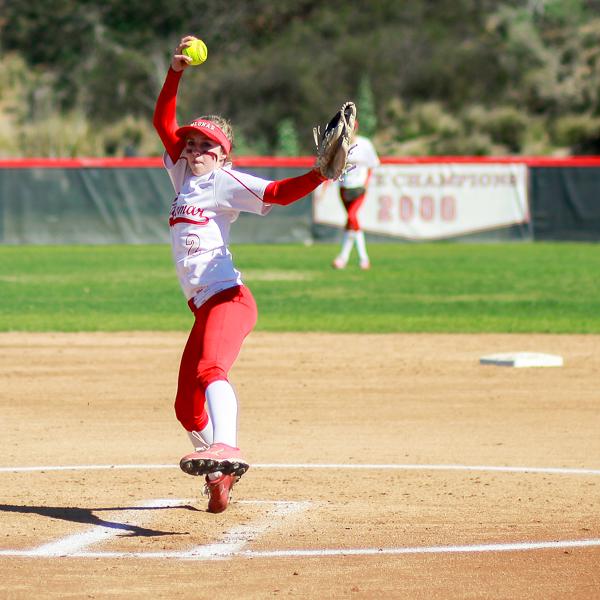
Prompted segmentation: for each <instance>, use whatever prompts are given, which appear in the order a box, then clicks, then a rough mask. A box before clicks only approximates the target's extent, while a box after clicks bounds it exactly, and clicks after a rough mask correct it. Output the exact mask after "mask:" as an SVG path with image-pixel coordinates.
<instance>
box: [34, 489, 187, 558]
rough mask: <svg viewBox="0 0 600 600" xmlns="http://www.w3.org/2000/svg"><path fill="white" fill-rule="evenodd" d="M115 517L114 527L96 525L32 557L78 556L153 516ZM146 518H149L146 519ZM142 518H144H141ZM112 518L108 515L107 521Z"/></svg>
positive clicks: (130, 513) (157, 503)
mask: <svg viewBox="0 0 600 600" xmlns="http://www.w3.org/2000/svg"><path fill="white" fill-rule="evenodd" d="M182 503H183V502H182V501H181V500H172V499H171V500H167V499H164V500H163V499H160V500H149V501H148V502H144V503H143V504H141V505H139V506H137V507H136V508H164V507H168V506H181V504H182ZM111 514H114V515H118V520H119V522H118V523H115V524H113V526H112V527H109V526H106V525H95V526H93V527H92V528H91V529H88V530H87V531H84V532H82V533H75V534H73V535H69V536H67V537H64V538H61V539H59V540H56V541H54V542H50V543H49V544H44V545H42V546H39V547H37V548H34V549H33V550H31V556H46V557H48V556H70V555H73V554H77V552H79V551H80V550H82V549H84V548H87V547H89V546H91V545H93V544H97V543H99V542H103V541H106V540H108V539H110V538H113V537H116V536H117V535H118V534H119V533H122V532H123V531H128V530H129V529H130V528H129V527H128V525H134V526H138V527H139V526H140V525H142V524H143V523H144V522H147V521H148V520H149V518H150V516H151V513H150V512H148V513H146V514H145V515H144V514H143V513H142V512H140V511H139V510H121V511H117V510H115V511H114V513H111ZM144 516H146V517H148V518H146V519H144V518H143V517H144ZM140 517H142V518H140ZM109 518H112V517H111V516H109V515H107V516H106V517H105V520H108V519H109Z"/></svg>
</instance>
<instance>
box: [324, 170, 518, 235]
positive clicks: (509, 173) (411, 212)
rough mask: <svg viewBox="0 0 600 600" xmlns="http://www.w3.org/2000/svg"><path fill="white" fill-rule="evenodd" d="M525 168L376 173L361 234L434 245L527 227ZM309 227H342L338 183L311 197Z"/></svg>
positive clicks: (328, 184)
mask: <svg viewBox="0 0 600 600" xmlns="http://www.w3.org/2000/svg"><path fill="white" fill-rule="evenodd" d="M527 190H528V186H527V165H524V164H517V163H480V164H478V163H435V164H402V165H389V164H388V165H382V166H380V167H378V168H377V169H375V171H374V172H373V176H372V177H371V181H370V184H369V187H368V191H367V196H366V198H365V200H364V203H363V205H362V207H361V209H360V211H359V214H358V218H359V221H360V224H361V227H362V229H363V230H364V231H366V232H370V233H375V234H381V235H389V236H393V237H398V238H405V239H411V240H435V239H444V238H451V237H458V236H462V235H466V234H470V233H475V232H480V231H486V230H491V229H498V228H502V227H509V226H511V225H516V224H521V223H527V222H529V208H528V195H527ZM313 217H314V222H315V223H319V224H323V225H332V226H334V227H344V225H345V223H346V212H345V210H344V207H343V204H342V201H341V199H340V196H339V184H338V183H337V182H331V181H329V182H325V183H323V184H322V185H321V186H320V187H319V188H318V189H317V190H315V192H314V204H313Z"/></svg>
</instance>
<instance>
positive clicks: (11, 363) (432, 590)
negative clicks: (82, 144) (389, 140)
mask: <svg viewBox="0 0 600 600" xmlns="http://www.w3.org/2000/svg"><path fill="white" fill-rule="evenodd" d="M184 342H185V334H179V333H177V334H175V333H171V334H150V333H139V334H138V333H136V334H23V333H19V334H17V333H7V334H0V352H1V354H0V373H1V375H2V387H1V391H0V404H1V410H2V436H3V444H2V452H3V454H2V460H1V461H0V467H2V469H1V470H0V478H1V479H0V481H1V482H2V491H3V492H2V500H1V505H0V509H1V511H0V516H1V522H2V530H1V533H2V536H1V538H0V572H1V573H2V577H1V578H0V597H1V598H28V599H29V598H31V597H33V596H34V595H35V596H36V597H42V598H54V597H57V598H58V597H60V598H116V597H127V598H145V599H146V598H265V597H288V596H291V597H298V598H308V597H312V598H384V597H385V598H403V597H405V598H444V599H445V598H482V597H485V598H540V599H541V598H558V597H565V598H591V597H598V596H599V595H600V569H599V568H598V565H599V564H600V435H599V432H600V410H599V403H600V400H599V395H600V392H599V391H598V380H599V375H600V351H599V348H600V337H599V336H543V335H518V336H517V335H323V334H266V333H254V334H252V335H251V336H250V338H249V339H248V341H247V342H246V345H245V347H244V349H243V351H242V355H241V356H240V359H239V361H238V363H237V364H236V367H235V369H234V371H233V373H232V382H233V383H234V384H235V386H236V388H237V390H238V393H239V396H240V398H241V410H240V445H241V446H242V448H243V449H244V450H245V452H246V455H247V457H248V458H249V459H250V461H251V463H252V464H253V467H252V468H251V469H250V471H249V472H248V473H247V474H246V475H245V476H244V477H243V478H242V480H241V481H240V483H239V484H238V486H237V487H236V489H235V502H234V503H233V504H232V506H231V507H230V508H229V509H228V510H227V511H226V512H225V513H223V514H221V515H211V514H209V513H207V512H206V511H205V507H206V500H205V499H204V498H203V497H202V496H201V495H200V490H201V482H200V481H199V479H197V478H193V477H189V476H186V475H184V474H183V473H182V472H181V471H179V469H178V468H177V467H176V464H177V462H178V460H179V457H180V456H181V455H182V454H184V453H186V452H188V451H189V442H188V440H187V437H186V436H185V434H184V433H183V431H182V430H181V429H180V428H179V425H178V423H177V422H176V421H175V417H174V415H173V411H172V402H173V395H174V389H175V383H176V374H177V367H178V361H179V356H180V352H181V350H182V347H183V344H184ZM510 351H531V352H547V353H553V354H561V355H562V356H563V357H564V359H565V365H564V367H561V368H547V369H543V368H542V369H513V368H505V367H493V366H482V365H480V364H479V357H480V356H482V355H484V354H489V353H494V352H510ZM69 467H73V468H69Z"/></svg>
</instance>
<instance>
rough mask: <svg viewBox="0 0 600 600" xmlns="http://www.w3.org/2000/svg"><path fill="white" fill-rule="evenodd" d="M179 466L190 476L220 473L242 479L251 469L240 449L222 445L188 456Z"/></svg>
mask: <svg viewBox="0 0 600 600" xmlns="http://www.w3.org/2000/svg"><path fill="white" fill-rule="evenodd" d="M179 466H180V467H181V470H182V471H183V472H184V473H187V474H188V475H208V473H215V472H217V471H220V472H221V473H223V474H224V475H235V476H236V477H241V476H242V475H243V474H244V473H245V472H246V471H247V470H248V469H249V468H250V465H249V464H248V463H247V462H246V461H245V460H244V458H242V453H241V451H240V449H239V448H233V447H232V446H228V445H227V444H221V443H218V444H212V445H211V446H210V448H208V450H202V451H201V452H192V453H191V454H186V455H185V456H184V457H183V458H182V459H181V460H180V461H179Z"/></svg>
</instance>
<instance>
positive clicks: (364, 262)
mask: <svg viewBox="0 0 600 600" xmlns="http://www.w3.org/2000/svg"><path fill="white" fill-rule="evenodd" d="M365 197H366V190H365V191H363V192H362V194H360V195H359V196H357V197H356V198H355V199H354V200H352V201H351V202H349V203H348V225H347V227H348V229H350V230H351V231H353V232H354V236H353V238H354V243H355V244H356V250H357V253H358V261H359V264H360V268H361V269H368V268H369V267H370V261H369V255H368V254H367V245H366V242H365V234H364V232H363V231H362V229H361V228H360V223H359V222H358V211H359V210H360V208H361V207H362V205H363V203H364V201H365Z"/></svg>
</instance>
